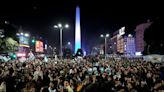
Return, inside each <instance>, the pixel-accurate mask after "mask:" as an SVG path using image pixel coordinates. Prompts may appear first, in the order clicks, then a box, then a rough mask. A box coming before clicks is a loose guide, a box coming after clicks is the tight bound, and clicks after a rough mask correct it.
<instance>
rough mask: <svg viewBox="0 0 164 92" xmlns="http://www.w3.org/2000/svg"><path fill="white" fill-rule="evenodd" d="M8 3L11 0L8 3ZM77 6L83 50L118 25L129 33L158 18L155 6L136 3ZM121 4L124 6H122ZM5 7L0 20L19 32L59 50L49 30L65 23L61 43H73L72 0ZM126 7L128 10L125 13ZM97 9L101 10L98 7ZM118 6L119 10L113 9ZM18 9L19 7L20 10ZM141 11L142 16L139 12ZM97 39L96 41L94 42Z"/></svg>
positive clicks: (55, 34) (56, 37)
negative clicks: (39, 38) (21, 30)
mask: <svg viewBox="0 0 164 92" xmlns="http://www.w3.org/2000/svg"><path fill="white" fill-rule="evenodd" d="M11 2H12V1H11ZM78 3H79V6H80V9H81V30H82V33H81V35H82V39H81V40H82V42H84V45H85V44H87V45H89V46H86V45H85V46H82V47H84V48H88V49H89V48H91V47H93V46H94V45H96V44H98V42H100V40H101V39H99V38H98V37H99V35H100V34H102V33H110V34H112V33H113V32H114V31H116V30H118V29H119V28H120V27H122V26H126V31H127V33H128V32H132V31H133V30H134V29H135V27H136V25H138V24H140V23H143V22H146V21H147V20H148V19H150V20H151V21H153V20H155V19H156V18H158V17H160V12H158V11H156V10H159V7H156V8H154V9H152V8H151V7H150V6H151V4H150V5H149V4H146V6H147V8H144V7H145V3H144V2H143V3H142V4H141V3H139V2H136V5H137V4H140V6H141V7H136V5H134V4H131V5H128V4H126V3H125V2H121V4H118V3H116V2H107V1H105V0H104V1H103V2H97V1H94V2H92V1H86V0H84V1H80V0H79V2H78ZM124 4H125V5H124ZM7 5H8V2H5V1H4V2H2V6H0V7H1V9H0V10H2V14H1V15H0V21H1V20H7V21H9V23H11V24H15V25H18V26H20V25H21V26H22V27H23V29H25V30H28V31H30V33H31V34H37V33H38V32H39V33H40V34H39V35H40V36H41V37H43V38H44V39H46V40H48V42H49V43H50V44H51V45H55V46H56V47H59V31H58V30H55V29H54V28H53V25H54V24H57V23H59V22H62V23H68V24H69V25H70V28H69V29H68V30H65V31H64V32H63V35H64V36H63V37H64V38H63V40H64V43H67V42H71V43H72V44H75V43H74V30H75V10H76V5H77V3H76V1H64V0H61V1H57V2H55V3H53V2H51V1H48V2H42V1H38V0H36V1H23V2H22V1H19V3H18V2H17V1H14V2H13V5H9V6H8V7H5V6H7ZM126 5H128V6H129V7H131V9H132V10H133V11H131V10H129V9H128V8H127V7H124V6H126ZM98 6H101V7H98ZM116 6H119V7H121V8H116ZM20 7H21V8H20ZM142 12H144V13H142ZM94 39H97V40H94Z"/></svg>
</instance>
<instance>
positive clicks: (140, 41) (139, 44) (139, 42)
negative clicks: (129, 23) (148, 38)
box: [134, 22, 151, 52]
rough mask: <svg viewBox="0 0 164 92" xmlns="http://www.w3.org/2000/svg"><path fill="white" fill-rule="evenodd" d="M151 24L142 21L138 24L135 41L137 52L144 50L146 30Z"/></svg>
mask: <svg viewBox="0 0 164 92" xmlns="http://www.w3.org/2000/svg"><path fill="white" fill-rule="evenodd" d="M150 25H151V22H147V23H142V24H139V25H138V26H136V29H135V30H134V31H135V32H136V35H135V43H136V52H143V51H144V31H145V29H147V28H148V27H149V26H150Z"/></svg>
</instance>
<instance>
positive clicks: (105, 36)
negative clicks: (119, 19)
mask: <svg viewBox="0 0 164 92" xmlns="http://www.w3.org/2000/svg"><path fill="white" fill-rule="evenodd" d="M100 37H101V38H104V39H105V60H106V56H107V55H106V54H107V38H108V37H109V34H106V35H103V34H101V35H100Z"/></svg>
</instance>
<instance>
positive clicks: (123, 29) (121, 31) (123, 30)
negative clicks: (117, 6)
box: [119, 27, 125, 36]
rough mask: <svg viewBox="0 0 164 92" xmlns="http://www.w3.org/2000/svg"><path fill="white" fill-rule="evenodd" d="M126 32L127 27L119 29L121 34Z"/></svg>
mask: <svg viewBox="0 0 164 92" xmlns="http://www.w3.org/2000/svg"><path fill="white" fill-rule="evenodd" d="M124 34H125V27H122V28H121V29H119V35H120V36H121V35H124Z"/></svg>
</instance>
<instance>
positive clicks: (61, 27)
mask: <svg viewBox="0 0 164 92" xmlns="http://www.w3.org/2000/svg"><path fill="white" fill-rule="evenodd" d="M54 28H57V29H59V30H60V59H61V60H62V57H63V51H62V48H63V44H62V31H63V29H64V28H69V25H68V24H65V26H62V24H60V23H59V24H58V25H54Z"/></svg>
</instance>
